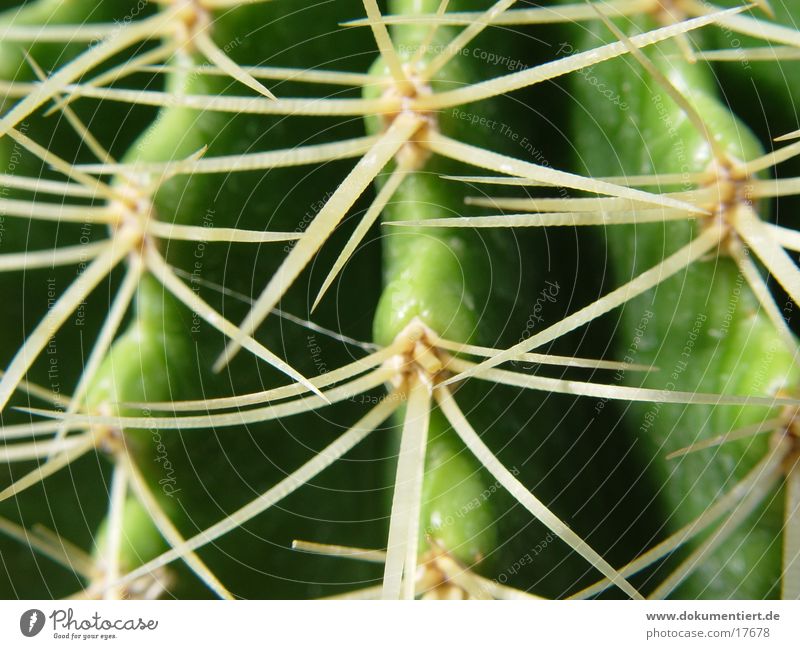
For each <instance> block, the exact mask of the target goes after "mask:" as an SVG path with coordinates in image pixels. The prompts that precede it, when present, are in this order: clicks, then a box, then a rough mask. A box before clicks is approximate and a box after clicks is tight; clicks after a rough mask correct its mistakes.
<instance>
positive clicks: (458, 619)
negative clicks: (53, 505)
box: [0, 601, 800, 649]
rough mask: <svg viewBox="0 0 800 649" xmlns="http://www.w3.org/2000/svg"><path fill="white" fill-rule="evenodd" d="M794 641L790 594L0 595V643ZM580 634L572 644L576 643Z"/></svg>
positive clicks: (797, 625)
mask: <svg viewBox="0 0 800 649" xmlns="http://www.w3.org/2000/svg"><path fill="white" fill-rule="evenodd" d="M190 643H199V646H201V647H221V648H224V649H228V648H231V647H253V646H255V647H325V648H326V649H328V648H332V649H335V648H338V647H342V648H347V649H361V648H362V647H363V648H364V649H367V648H369V649H376V648H380V649H393V648H394V647H397V648H398V649H400V648H402V649H408V647H410V646H421V647H442V648H445V647H482V648H483V647H531V648H533V647H543V646H544V647H546V646H552V647H573V646H582V645H583V646H586V647H614V648H615V649H616V648H623V647H636V648H637V649H638V648H641V647H648V646H653V647H669V646H681V647H694V646H697V647H701V646H702V647H739V646H742V647H744V646H747V647H781V648H782V647H799V646H800V603H798V602H772V601H763V602H736V601H725V602H631V601H624V602H620V601H595V602H549V601H516V602H513V601H511V602H478V601H474V602H441V603H438V604H427V603H423V602H351V601H341V602H320V601H306V602H286V601H261V602H257V601H239V602H212V601H209V602H176V601H156V602H152V601H150V602H139V601H128V602H96V601H91V602H83V601H71V602H51V601H46V602H44V601H36V602H31V601H25V602H22V601H3V602H0V647H15V648H16V647H49V646H61V647H69V646H89V645H93V646H94V645H97V644H102V645H103V646H108V647H115V648H120V649H121V648H123V647H131V648H134V647H135V648H136V649H142V647H153V648H155V647H184V646H191V644H190ZM579 643H580V644H579Z"/></svg>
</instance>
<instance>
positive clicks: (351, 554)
mask: <svg viewBox="0 0 800 649" xmlns="http://www.w3.org/2000/svg"><path fill="white" fill-rule="evenodd" d="M292 550H299V551H300V552H308V553H309V554H320V555H323V556H326V557H341V558H344V559H356V560H358V561H367V562H369V563H385V561H386V552H384V551H383V550H368V549H366V548H353V547H350V546H345V545H331V544H329V543H315V542H313V541H300V540H297V539H295V540H294V541H292Z"/></svg>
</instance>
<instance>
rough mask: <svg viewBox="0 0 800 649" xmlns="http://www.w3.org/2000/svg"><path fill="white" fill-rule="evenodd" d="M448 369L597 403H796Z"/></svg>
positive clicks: (461, 366)
mask: <svg viewBox="0 0 800 649" xmlns="http://www.w3.org/2000/svg"><path fill="white" fill-rule="evenodd" d="M449 367H451V368H453V369H454V370H456V371H461V372H464V373H466V372H469V371H474V372H475V373H474V374H472V376H473V377H474V378H476V379H481V380H484V381H489V382H491V383H499V384H502V385H510V386H514V387H518V388H526V389H529V390H540V391H542V392H552V393H557V394H571V395H574V396H583V397H595V398H599V399H618V400H621V401H645V402H648V403H679V404H702V405H712V406H723V405H735V406H764V407H768V408H774V407H776V406H797V405H800V400H798V399H794V398H789V397H773V396H751V395H743V396H738V395H727V394H716V393H704V392H682V391H679V390H667V389H663V390H658V389H651V388H636V387H629V386H626V385H607V384H605V383H590V382H586V381H570V380H566V379H554V378H551V377H547V376H536V375H531V374H522V373H520V372H510V371H508V370H498V369H484V370H476V369H475V368H476V367H478V366H477V365H476V364H475V363H471V362H469V361H465V360H462V359H460V358H454V359H451V360H450V362H449Z"/></svg>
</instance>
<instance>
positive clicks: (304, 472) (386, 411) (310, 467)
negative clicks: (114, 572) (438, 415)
mask: <svg viewBox="0 0 800 649" xmlns="http://www.w3.org/2000/svg"><path fill="white" fill-rule="evenodd" d="M402 401H403V399H401V398H400V397H399V395H397V394H392V395H389V396H388V397H387V398H386V399H383V400H382V401H381V402H380V403H379V404H378V405H377V406H375V407H374V408H372V409H371V410H370V411H369V412H368V413H367V414H366V415H365V416H364V417H362V418H361V419H360V420H359V421H358V422H356V423H355V424H354V425H353V427H352V428H350V429H349V430H348V431H347V432H345V433H344V434H343V435H341V436H340V437H339V438H338V439H336V441H334V442H333V443H331V444H330V445H329V446H327V447H325V448H324V449H323V450H322V451H320V452H319V453H318V454H317V455H315V456H314V457H313V458H312V459H310V460H309V461H308V462H306V463H305V464H303V465H302V466H301V467H300V468H299V469H297V470H296V471H294V472H293V473H291V474H290V475H288V476H287V477H286V478H284V479H283V480H281V481H280V482H279V483H278V484H276V485H275V486H274V487H272V488H270V489H268V490H267V491H266V492H264V493H263V494H261V495H260V496H258V497H257V498H255V499H253V500H252V501H250V502H249V503H248V504H247V505H245V506H244V507H242V508H241V509H239V510H237V511H236V512H234V513H232V514H231V515H230V516H227V517H225V518H224V519H222V520H221V521H219V522H218V523H215V524H214V525H212V526H211V527H209V528H208V529H206V530H203V531H202V532H200V533H199V534H197V535H195V536H193V537H192V538H191V539H188V540H187V541H185V542H184V543H182V544H181V545H179V546H176V547H173V548H172V549H171V550H168V551H167V552H165V553H164V554H162V555H161V556H159V557H157V558H155V559H153V560H152V561H149V562H147V563H146V564H144V565H142V566H140V567H139V568H137V569H136V570H134V571H132V572H131V573H129V574H127V575H125V576H124V577H123V578H122V579H121V580H120V581H119V583H118V584H116V585H123V584H127V583H130V582H132V581H135V580H136V579H138V578H139V577H142V576H144V575H147V574H150V573H152V572H153V571H154V570H157V569H158V568H161V567H162V566H165V565H167V564H168V563H171V562H172V561H175V560H176V559H180V558H182V557H184V556H185V555H186V554H187V553H188V552H193V551H195V550H198V549H199V548H201V547H203V546H204V545H207V544H209V543H213V542H214V541H216V540H217V539H218V538H220V537H222V536H224V535H225V534H227V533H228V532H230V531H232V530H235V529H237V528H239V527H241V526H242V525H244V524H245V523H246V522H247V521H249V520H251V519H252V518H254V517H256V516H258V515H259V514H262V513H263V512H265V511H266V510H268V509H269V508H270V507H272V506H273V505H275V504H276V503H278V502H280V501H281V500H283V499H284V498H286V497H287V496H289V495H290V494H292V493H294V492H295V491H296V490H297V489H298V488H299V487H301V486H302V485H304V484H306V483H307V482H309V481H310V480H312V479H313V478H314V477H316V476H317V475H318V474H319V473H321V472H322V471H324V470H325V469H326V468H328V467H329V466H330V465H331V464H333V463H334V462H336V461H337V460H338V459H339V458H341V457H342V456H343V455H345V454H346V453H347V452H348V451H350V450H351V449H352V448H353V447H354V446H356V445H357V444H359V443H360V442H361V441H362V440H364V439H365V438H366V437H367V436H368V435H369V434H370V433H372V432H373V431H374V430H375V429H376V428H377V427H378V426H380V425H381V424H382V423H383V422H384V421H386V420H387V419H388V418H389V417H390V416H391V415H392V413H393V412H394V411H395V410H396V409H397V408H398V407H399V406H400V404H401V403H402Z"/></svg>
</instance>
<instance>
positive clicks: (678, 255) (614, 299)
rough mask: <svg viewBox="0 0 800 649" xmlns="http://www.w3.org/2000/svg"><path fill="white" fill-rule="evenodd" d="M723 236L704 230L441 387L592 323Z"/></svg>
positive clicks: (717, 228)
mask: <svg viewBox="0 0 800 649" xmlns="http://www.w3.org/2000/svg"><path fill="white" fill-rule="evenodd" d="M724 235H725V229H724V228H723V227H721V226H711V227H709V228H707V229H706V230H704V231H703V232H702V233H701V234H700V235H699V236H697V237H696V238H695V239H693V240H692V241H690V242H689V243H688V244H686V245H685V246H683V247H682V248H680V249H679V250H678V251H676V252H674V253H673V254H671V255H670V256H669V257H666V258H665V259H663V260H662V261H660V262H659V263H658V264H656V265H655V266H653V267H652V268H650V269H648V270H646V271H644V272H643V273H641V274H639V275H638V276H637V277H635V278H634V279H632V280H631V281H630V282H628V283H626V284H624V285H623V286H620V287H619V288H617V289H615V290H613V291H612V292H611V293H608V294H607V295H605V296H603V297H601V298H600V299H599V300H596V301H595V302H592V303H591V304H589V305H588V306H585V307H583V308H582V309H580V310H578V311H576V312H575V313H573V314H572V315H569V316H567V317H566V318H564V319H563V320H561V321H560V322H557V323H556V324H554V325H551V326H550V327H547V328H546V329H544V330H543V331H540V332H539V333H538V334H534V335H533V336H531V337H530V338H529V339H528V340H524V341H522V342H520V343H518V344H516V345H514V346H513V347H511V348H509V349H507V350H506V351H504V352H503V353H501V354H498V355H497V356H494V357H492V358H490V359H488V360H486V361H485V362H483V363H480V364H479V365H477V366H476V367H475V368H474V369H471V370H468V371H466V372H463V373H462V374H459V375H458V376H455V377H453V378H451V379H448V380H447V381H445V382H444V384H445V385H447V384H449V383H452V382H455V381H460V380H462V379H465V378H467V377H469V376H472V375H475V374H477V373H478V372H480V371H483V370H487V369H489V368H491V367H495V366H496V365H500V364H502V363H506V362H508V361H511V360H514V359H515V358H517V357H518V356H519V355H520V354H524V353H526V352H529V351H531V350H533V349H536V348H537V347H540V346H541V345H545V344H547V343H548V342H550V341H551V340H555V339H556V338H558V337H560V336H563V335H564V334H566V333H568V332H570V331H572V330H573V329H576V328H577V327H580V326H582V325H584V324H586V323H588V322H591V321H592V320H594V319H595V318H598V317H600V316H601V315H603V314H605V313H608V312H609V311H611V310H612V309H615V308H616V307H618V306H620V305H622V304H625V303H626V302H628V301H630V300H632V299H633V298H635V297H637V296H638V295H641V294H642V293H644V292H646V291H648V290H650V289H651V288H653V287H654V286H657V285H658V284H660V283H661V282H663V281H664V280H666V279H668V278H670V277H672V276H673V275H674V274H675V273H677V272H679V271H681V270H682V269H684V268H686V267H687V266H689V265H690V264H692V263H693V262H695V261H697V260H698V259H700V258H701V257H703V256H705V255H706V254H707V253H708V252H710V251H711V250H713V249H714V248H716V247H717V246H719V244H720V242H721V241H722V238H723V236H724Z"/></svg>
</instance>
